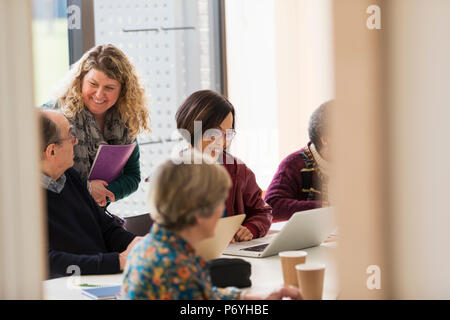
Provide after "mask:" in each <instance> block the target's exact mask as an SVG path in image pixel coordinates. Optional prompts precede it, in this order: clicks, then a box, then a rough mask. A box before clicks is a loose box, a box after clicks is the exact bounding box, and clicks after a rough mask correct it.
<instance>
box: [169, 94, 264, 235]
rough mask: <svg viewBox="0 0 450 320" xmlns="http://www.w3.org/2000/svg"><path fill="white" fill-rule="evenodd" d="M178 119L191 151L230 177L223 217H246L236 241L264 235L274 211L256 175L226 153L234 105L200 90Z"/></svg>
mask: <svg viewBox="0 0 450 320" xmlns="http://www.w3.org/2000/svg"><path fill="white" fill-rule="evenodd" d="M175 119H176V122H177V128H178V130H179V131H180V133H181V135H182V136H183V137H184V138H185V140H186V141H188V142H189V144H190V146H191V148H195V149H197V150H199V151H201V152H202V153H203V154H207V155H208V156H210V157H212V158H213V159H215V160H216V161H217V162H218V163H220V164H222V165H223V166H224V167H225V169H226V170H227V171H228V173H229V175H230V177H231V180H232V186H231V189H230V192H229V195H228V198H227V200H226V202H225V210H224V212H223V215H222V216H224V217H226V216H232V215H237V214H241V213H245V214H246V218H245V220H244V222H243V225H242V226H241V227H240V228H239V230H238V231H237V232H236V234H235V236H234V239H233V242H234V241H248V240H251V239H254V238H260V237H263V236H265V235H266V233H267V231H268V230H269V228H270V224H271V222H272V208H271V207H270V206H269V205H268V204H266V203H265V202H264V200H263V199H262V197H261V194H262V191H261V189H260V188H259V187H258V185H257V183H256V179H255V174H254V173H253V172H252V171H251V170H250V169H249V168H248V167H247V166H246V165H245V164H244V163H243V162H242V161H240V160H239V159H237V158H235V157H233V156H232V155H231V154H229V153H228V152H227V148H228V147H229V146H230V144H231V140H232V139H233V137H234V136H235V121H236V119H235V111H234V107H233V105H232V104H231V103H230V102H229V101H228V100H227V99H226V98H225V97H223V96H222V95H220V94H218V93H216V92H214V91H211V90H201V91H197V92H194V93H193V94H191V95H190V96H189V97H188V98H187V99H186V101H185V102H184V103H183V104H182V105H181V107H180V108H179V109H178V111H177V113H176V115H175Z"/></svg>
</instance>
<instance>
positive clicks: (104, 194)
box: [91, 180, 115, 207]
mask: <svg viewBox="0 0 450 320" xmlns="http://www.w3.org/2000/svg"><path fill="white" fill-rule="evenodd" d="M107 186H108V182H106V181H103V180H92V181H91V188H92V189H91V196H92V198H94V200H95V202H97V204H98V205H99V206H100V207H104V206H106V198H109V200H110V201H111V202H114V201H115V197H114V193H112V192H111V191H109V190H108V189H106V187H107Z"/></svg>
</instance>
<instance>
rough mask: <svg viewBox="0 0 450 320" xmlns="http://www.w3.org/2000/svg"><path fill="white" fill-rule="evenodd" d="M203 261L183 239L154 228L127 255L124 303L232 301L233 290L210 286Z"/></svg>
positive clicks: (160, 227) (237, 291)
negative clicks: (141, 300) (152, 300)
mask: <svg viewBox="0 0 450 320" xmlns="http://www.w3.org/2000/svg"><path fill="white" fill-rule="evenodd" d="M205 266H206V262H205V260H204V259H203V258H202V257H200V256H198V255H197V254H196V253H195V250H194V248H193V247H192V246H191V245H190V244H189V243H187V242H186V241H185V240H184V239H183V238H181V237H179V236H177V235H176V234H175V233H173V232H170V231H168V230H166V229H165V228H164V227H162V226H160V225H158V224H156V223H155V224H154V225H153V227H152V229H151V230H150V233H149V234H148V235H146V236H145V237H144V238H143V239H142V240H141V241H140V242H139V243H138V244H136V246H135V247H134V248H133V249H132V250H131V252H130V253H129V254H128V259H127V266H126V267H125V271H124V280H123V284H122V297H123V298H124V299H164V300H165V299H172V300H202V299H214V300H231V299H238V298H239V294H240V292H239V290H238V289H237V288H234V287H230V288H226V289H221V288H217V287H215V286H213V285H212V283H211V278H210V275H209V272H208V271H207V269H206V267H205Z"/></svg>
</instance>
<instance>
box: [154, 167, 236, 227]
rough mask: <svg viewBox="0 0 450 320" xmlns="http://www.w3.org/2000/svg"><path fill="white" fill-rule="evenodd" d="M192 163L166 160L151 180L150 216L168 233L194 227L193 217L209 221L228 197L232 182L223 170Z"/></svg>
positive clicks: (194, 220)
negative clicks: (168, 231)
mask: <svg viewBox="0 0 450 320" xmlns="http://www.w3.org/2000/svg"><path fill="white" fill-rule="evenodd" d="M195 163H198V162H195ZM195 163H194V162H188V163H186V162H181V163H176V162H174V161H173V160H167V161H165V162H163V163H162V164H161V165H160V166H158V167H157V169H156V171H155V175H154V177H153V179H152V185H151V187H150V192H149V203H150V207H151V216H152V218H153V220H155V222H156V223H158V224H160V225H162V226H164V227H165V228H166V229H168V230H170V231H180V230H183V229H185V228H186V227H189V226H193V225H195V224H196V217H204V218H207V217H210V216H211V215H212V214H213V213H214V211H215V210H216V209H217V207H218V206H219V205H220V204H221V203H222V202H224V201H225V200H226V198H227V197H228V192H229V189H230V187H231V183H232V182H231V178H230V176H229V174H228V172H227V171H226V169H225V168H224V167H223V166H221V165H220V164H217V163H210V162H208V161H202V163H200V164H195Z"/></svg>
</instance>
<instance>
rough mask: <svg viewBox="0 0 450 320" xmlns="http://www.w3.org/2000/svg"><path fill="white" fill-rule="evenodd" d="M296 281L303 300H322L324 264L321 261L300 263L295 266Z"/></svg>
mask: <svg viewBox="0 0 450 320" xmlns="http://www.w3.org/2000/svg"><path fill="white" fill-rule="evenodd" d="M295 270H296V271H297V281H298V285H299V288H300V292H301V293H302V296H303V299H305V300H322V292H323V279H324V277H325V265H324V264H323V263H302V264H298V265H296V266H295Z"/></svg>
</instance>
